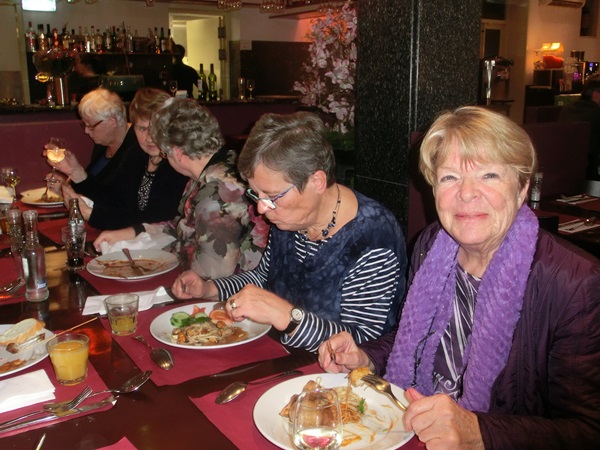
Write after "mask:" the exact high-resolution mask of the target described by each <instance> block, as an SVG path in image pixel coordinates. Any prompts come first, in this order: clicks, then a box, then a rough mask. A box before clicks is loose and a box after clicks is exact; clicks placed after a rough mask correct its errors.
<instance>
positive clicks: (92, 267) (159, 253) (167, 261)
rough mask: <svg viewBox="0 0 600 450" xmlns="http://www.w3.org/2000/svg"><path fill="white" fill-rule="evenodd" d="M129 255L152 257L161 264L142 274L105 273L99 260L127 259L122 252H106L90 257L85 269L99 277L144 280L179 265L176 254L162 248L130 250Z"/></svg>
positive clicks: (141, 257) (143, 257) (140, 257)
mask: <svg viewBox="0 0 600 450" xmlns="http://www.w3.org/2000/svg"><path fill="white" fill-rule="evenodd" d="M130 252H131V257H132V258H133V259H134V260H135V259H154V260H159V261H161V262H162V265H161V266H160V267H159V268H158V269H157V270H155V271H154V272H150V273H144V274H143V275H133V276H130V277H119V276H114V275H106V274H104V273H102V269H103V268H104V265H103V264H101V261H127V257H126V256H125V253H123V252H114V253H107V254H106V255H102V256H98V257H97V258H94V259H92V260H91V261H90V262H89V263H88V264H87V270H88V272H89V273H91V274H92V275H95V276H97V277H100V278H108V279H110V280H121V281H137V280H144V279H146V278H152V277H155V276H158V275H161V274H163V273H167V272H170V271H171V270H173V269H174V268H175V267H177V266H178V265H179V261H177V256H175V255H174V254H173V253H169V252H165V251H164V250H131V251H130Z"/></svg>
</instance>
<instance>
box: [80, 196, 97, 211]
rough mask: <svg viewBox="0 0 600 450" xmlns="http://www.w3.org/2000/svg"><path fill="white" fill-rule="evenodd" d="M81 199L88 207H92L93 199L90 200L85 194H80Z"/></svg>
mask: <svg viewBox="0 0 600 450" xmlns="http://www.w3.org/2000/svg"><path fill="white" fill-rule="evenodd" d="M81 200H83V203H85V204H86V205H88V206H89V207H90V208H93V207H94V200H92V199H91V198H87V197H86V196H84V195H82V196H81Z"/></svg>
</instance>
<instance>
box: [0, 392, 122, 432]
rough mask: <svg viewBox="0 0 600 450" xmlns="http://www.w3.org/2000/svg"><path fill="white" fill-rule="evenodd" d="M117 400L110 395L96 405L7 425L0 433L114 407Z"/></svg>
mask: <svg viewBox="0 0 600 450" xmlns="http://www.w3.org/2000/svg"><path fill="white" fill-rule="evenodd" d="M117 398H118V397H115V396H114V395H110V396H108V397H107V398H105V399H104V400H102V401H100V402H97V403H92V404H91V405H86V406H80V407H78V408H74V409H70V410H68V411H65V412H56V413H50V415H48V416H44V417H39V418H37V419H30V420H26V421H24V422H20V423H17V424H14V425H9V426H7V427H4V428H0V433H4V432H6V431H13V430H19V429H21V428H24V427H28V426H30V425H37V424H39V423H45V422H50V421H51V420H54V419H57V418H61V417H68V416H74V415H78V414H81V413H86V412H90V411H94V410H96V409H100V408H104V407H105V406H108V405H111V404H112V405H114V404H115V403H117Z"/></svg>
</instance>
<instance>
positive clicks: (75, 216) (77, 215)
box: [69, 198, 84, 225]
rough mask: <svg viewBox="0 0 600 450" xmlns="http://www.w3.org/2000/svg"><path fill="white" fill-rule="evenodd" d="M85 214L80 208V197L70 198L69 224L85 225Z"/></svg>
mask: <svg viewBox="0 0 600 450" xmlns="http://www.w3.org/2000/svg"><path fill="white" fill-rule="evenodd" d="M83 224H84V221H83V215H82V214H81V210H80V209H79V199H77V198H72V199H70V200H69V225H83Z"/></svg>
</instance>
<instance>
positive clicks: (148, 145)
mask: <svg viewBox="0 0 600 450" xmlns="http://www.w3.org/2000/svg"><path fill="white" fill-rule="evenodd" d="M169 98H171V97H170V95H169V94H168V93H166V92H165V91H162V90H160V89H154V88H141V89H139V90H138V91H137V92H136V94H135V97H134V98H133V100H132V102H131V104H130V105H129V118H130V120H131V128H132V129H133V130H134V132H135V135H136V137H137V142H138V145H139V148H132V149H130V150H129V151H128V154H127V156H126V158H125V159H124V160H123V162H122V163H121V165H120V167H119V168H118V169H117V172H116V173H115V177H114V178H113V182H112V183H111V184H110V186H106V187H105V188H104V189H103V190H102V192H100V193H99V194H98V195H97V196H96V197H95V198H94V205H93V207H90V206H88V205H87V204H86V203H85V202H82V201H80V202H79V204H80V209H81V213H82V215H83V218H84V219H85V220H88V221H89V224H90V225H92V226H93V227H95V228H97V229H100V230H115V229H120V228H123V227H127V226H131V225H133V224H138V223H143V222H148V223H153V222H160V221H165V220H170V219H173V218H174V217H175V216H176V215H177V208H178V206H179V201H180V199H181V195H182V193H183V189H184V188H185V185H186V184H187V180H188V178H187V177H185V176H183V175H181V174H180V173H178V172H177V171H175V170H174V169H173V168H172V167H171V165H170V164H169V162H168V161H166V160H165V159H164V158H163V157H162V156H161V155H160V149H159V148H158V147H157V146H156V144H155V143H154V141H152V138H151V137H150V131H149V130H150V118H151V117H152V114H153V113H154V111H156V110H157V109H158V108H159V107H160V106H162V104H163V103H164V102H165V101H166V100H168V99H169ZM62 194H63V198H64V199H65V204H68V203H69V199H71V198H77V197H80V196H79V194H77V193H76V192H75V191H74V190H73V189H72V188H71V187H70V186H65V187H63V190H62Z"/></svg>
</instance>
